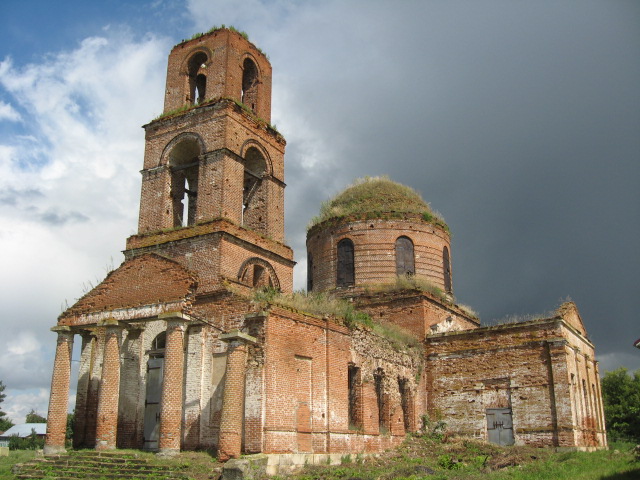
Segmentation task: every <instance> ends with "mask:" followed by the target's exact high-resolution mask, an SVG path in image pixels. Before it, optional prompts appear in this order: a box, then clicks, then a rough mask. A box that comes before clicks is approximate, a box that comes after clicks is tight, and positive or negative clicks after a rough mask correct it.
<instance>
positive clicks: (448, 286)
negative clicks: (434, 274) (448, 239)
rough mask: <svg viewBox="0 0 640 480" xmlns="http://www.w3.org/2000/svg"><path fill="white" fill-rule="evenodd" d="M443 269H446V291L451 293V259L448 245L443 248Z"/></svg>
mask: <svg viewBox="0 0 640 480" xmlns="http://www.w3.org/2000/svg"><path fill="white" fill-rule="evenodd" d="M442 269H443V270H444V291H445V292H447V293H451V261H450V259H449V249H448V248H447V247H444V248H443V249H442Z"/></svg>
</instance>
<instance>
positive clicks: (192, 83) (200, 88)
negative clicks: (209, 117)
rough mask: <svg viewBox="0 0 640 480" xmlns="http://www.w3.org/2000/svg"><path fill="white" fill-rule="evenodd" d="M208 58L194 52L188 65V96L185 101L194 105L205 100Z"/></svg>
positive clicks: (201, 53) (205, 55)
mask: <svg viewBox="0 0 640 480" xmlns="http://www.w3.org/2000/svg"><path fill="white" fill-rule="evenodd" d="M208 60H209V58H208V57H207V54H206V53H204V52H196V53H195V54H194V55H193V56H192V57H191V58H190V59H189V63H188V66H187V68H188V71H187V75H188V76H189V95H188V98H187V100H188V101H189V102H190V103H191V104H193V105H195V104H197V103H201V102H203V101H204V100H205V98H206V89H207V75H206V70H205V69H206V68H207V61H208Z"/></svg>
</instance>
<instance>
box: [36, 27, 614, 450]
mask: <svg viewBox="0 0 640 480" xmlns="http://www.w3.org/2000/svg"><path fill="white" fill-rule="evenodd" d="M270 117H271V65H270V63H269V61H268V59H267V57H266V56H265V55H264V54H263V53H262V52H261V51H260V50H259V49H258V48H256V47H255V46H254V45H253V44H252V43H250V42H249V41H248V40H247V39H246V38H245V37H244V36H243V35H241V34H239V33H238V32H236V31H233V30H228V29H217V30H213V31H211V32H209V33H207V34H204V35H202V36H199V37H197V38H194V39H192V40H189V41H184V42H182V43H180V44H178V45H177V46H175V47H174V48H173V50H172V51H171V53H170V55H169V62H168V68H167V80H166V93H165V101H164V113H163V114H162V115H161V116H160V117H159V118H157V119H155V120H153V121H151V122H150V123H149V124H147V125H145V126H144V129H145V142H146V144H145V145H146V148H145V155H144V164H143V168H142V171H141V174H142V189H141V196H140V216H139V223H138V232H137V234H135V235H133V236H131V237H129V238H128V239H127V242H126V249H125V250H124V262H123V263H122V264H121V265H120V266H119V267H118V268H117V269H116V270H114V271H113V272H111V273H109V274H108V275H107V277H106V278H105V279H104V281H103V282H102V283H100V284H99V285H98V286H96V287H95V288H94V289H93V290H91V291H90V292H88V293H87V294H86V295H84V296H83V297H82V298H80V299H79V300H78V301H77V302H76V303H75V304H74V305H73V306H72V307H70V308H69V309H68V310H66V311H65V312H63V313H62V314H61V315H60V317H59V319H58V322H57V325H56V326H55V327H53V328H52V330H53V331H54V332H57V336H58V339H57V348H56V354H55V362H54V366H53V378H52V385H51V397H50V404H49V414H48V420H49V421H48V424H47V440H46V446H45V453H55V452H60V451H64V449H65V431H66V419H67V408H68V403H69V387H70V378H71V353H72V346H73V342H74V338H77V339H78V341H80V342H81V349H80V358H79V375H78V384H77V388H76V399H75V431H74V436H73V443H74V447H89V448H96V449H114V448H135V449H146V450H152V451H159V452H162V453H166V454H171V453H174V452H178V451H180V450H193V449H211V450H215V451H217V452H218V455H219V458H221V459H223V460H224V459H229V458H235V457H238V456H239V455H241V454H250V453H267V454H281V455H286V454H303V456H304V455H316V454H332V453H342V454H344V453H361V452H378V451H381V450H383V449H386V448H389V447H393V446H395V445H398V444H399V443H400V442H401V441H402V440H403V439H404V437H405V434H406V433H407V432H411V431H416V430H417V429H419V428H420V426H421V418H422V417H423V416H424V415H429V416H430V417H431V418H436V417H437V418H442V419H443V420H444V421H445V422H446V425H447V428H448V430H450V431H451V432H452V433H454V434H461V435H469V436H473V437H476V438H481V439H486V440H487V441H491V442H496V443H500V444H506V445H510V444H532V445H540V446H555V447H567V448H584V449H591V448H601V447H606V436H605V427H604V417H603V407H602V396H601V392H600V382H599V374H598V364H597V362H596V361H595V355H594V346H593V344H592V343H591V341H590V340H589V338H588V336H587V333H586V331H585V328H584V325H583V323H582V320H581V318H580V315H579V313H578V311H577V309H576V307H575V305H574V304H573V303H567V304H564V305H562V306H561V307H560V308H559V309H558V311H557V312H556V313H555V314H554V315H552V316H550V317H549V318H545V319H538V320H534V321H528V322H521V323H513V324H505V325H497V326H490V327H483V326H481V325H480V321H479V320H478V319H477V318H476V316H474V315H473V314H472V313H470V312H469V311H468V310H467V309H465V308H462V307H460V306H459V305H457V304H456V303H455V301H454V297H453V283H452V270H451V255H452V254H451V244H450V236H449V230H448V227H447V226H446V225H445V224H444V222H443V221H442V220H440V219H438V218H437V217H435V216H433V215H432V214H431V213H430V211H429V207H428V205H427V204H426V203H424V202H423V201H422V200H421V199H420V198H419V195H417V194H416V193H415V192H413V191H411V190H410V189H408V188H407V187H403V186H401V185H398V184H394V183H393V182H390V181H387V180H385V181H384V182H385V185H386V187H385V188H388V189H390V191H391V192H392V194H393V196H394V198H395V199H396V200H397V199H399V200H400V201H397V202H396V204H393V205H392V204H389V203H387V202H386V201H385V196H384V195H382V194H380V195H378V194H375V195H373V196H371V195H370V196H369V197H367V196H366V195H365V194H364V193H362V192H363V191H364V190H366V189H363V184H356V185H354V186H352V187H350V188H349V189H347V191H346V192H344V193H343V196H344V195H346V196H347V197H349V201H350V202H351V204H352V205H353V204H355V205H356V206H357V208H355V209H353V210H351V211H349V212H347V214H345V213H344V212H339V211H338V210H336V213H335V214H332V213H331V211H329V212H328V214H327V215H325V216H324V217H321V218H320V219H319V220H318V221H317V222H316V223H315V224H314V225H313V226H312V227H311V228H310V229H309V231H308V235H307V250H308V252H307V256H308V257H307V258H308V262H307V263H308V289H309V290H310V291H313V292H327V293H331V294H333V295H335V296H338V297H341V298H343V299H346V300H348V301H349V302H351V305H353V306H354V307H355V308H356V309H357V310H358V311H361V312H365V313H366V314H368V316H369V318H370V319H372V322H373V323H374V324H376V323H379V324H385V325H387V326H388V327H389V326H390V327H393V328H395V329H396V331H402V332H404V334H405V335H406V336H407V337H411V338H412V339H413V343H412V342H406V345H403V344H402V342H400V344H399V343H398V340H397V338H395V339H394V338H390V337H389V336H387V335H385V334H384V332H382V333H380V332H381V330H380V329H374V328H371V324H367V323H366V322H365V323H364V324H359V323H357V322H355V323H354V322H346V321H345V320H344V319H342V318H339V317H336V316H332V315H318V314H312V313H307V312H305V311H299V310H295V309H292V308H289V307H286V306H283V305H281V304H278V303H277V302H273V303H269V302H267V303H266V304H265V303H264V302H263V303H257V302H256V301H254V300H252V298H253V297H252V292H253V291H255V289H257V288H263V287H271V288H273V289H275V290H279V291H281V292H284V293H287V292H291V291H292V289H293V267H294V261H293V252H292V250H291V249H290V248H289V247H288V246H287V245H286V244H285V243H284V242H285V240H284V189H285V181H284V150H285V144H286V142H285V139H284V138H283V137H282V135H281V134H280V133H278V132H277V131H276V130H275V129H274V128H272V127H271V126H270V123H269V122H270ZM376 181H377V180H376ZM374 182H375V181H374ZM365 183H366V182H365ZM370 183H371V182H370ZM364 187H375V185H364ZM342 198H344V197H342ZM338 200H339V198H338ZM400 277H403V278H407V279H409V280H411V281H413V280H417V279H421V280H424V281H425V282H428V283H429V284H430V285H432V286H434V288H431V289H420V288H413V287H405V288H395V289H383V288H373V287H374V286H376V285H381V284H385V282H389V281H390V280H393V279H394V278H400ZM409 283H410V282H409ZM414 283H415V284H416V285H417V282H416V281H414ZM304 458H306V459H308V458H310V457H304ZM305 461H306V460H305Z"/></svg>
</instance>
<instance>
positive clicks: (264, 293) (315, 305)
mask: <svg viewBox="0 0 640 480" xmlns="http://www.w3.org/2000/svg"><path fill="white" fill-rule="evenodd" d="M253 300H254V301H255V302H256V303H269V304H273V305H279V306H282V307H285V308H289V309H291V310H296V311H299V312H303V313H309V314H311V315H316V316H325V315H330V316H334V317H338V318H342V319H344V323H345V325H346V326H347V327H349V328H353V327H355V326H356V325H357V324H361V325H366V326H368V327H369V328H371V327H373V321H372V320H371V317H370V316H369V315H368V314H366V313H364V312H360V311H358V310H356V309H355V307H354V306H353V304H352V303H351V302H348V301H346V300H342V299H340V298H335V297H332V296H331V295H328V294H326V293H307V292H304V291H296V292H293V293H291V294H285V293H282V292H279V291H277V290H275V289H273V288H264V289H256V290H255V291H254V294H253Z"/></svg>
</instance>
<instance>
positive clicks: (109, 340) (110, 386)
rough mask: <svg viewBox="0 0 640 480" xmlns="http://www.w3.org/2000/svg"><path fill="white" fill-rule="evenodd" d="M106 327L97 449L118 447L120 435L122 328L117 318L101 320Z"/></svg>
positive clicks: (97, 422)
mask: <svg viewBox="0 0 640 480" xmlns="http://www.w3.org/2000/svg"><path fill="white" fill-rule="evenodd" d="M99 326H104V327H105V336H104V357H103V360H102V378H101V379H100V391H99V393H98V414H97V419H96V450H113V449H115V448H116V441H117V435H118V401H119V395H120V337H121V335H122V328H123V327H121V326H120V324H119V323H118V321H117V320H114V319H110V320H105V321H104V322H101V323H100V324H99Z"/></svg>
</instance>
